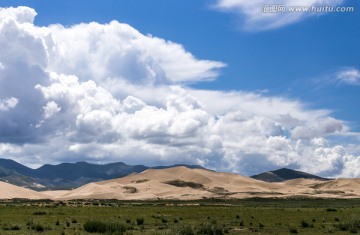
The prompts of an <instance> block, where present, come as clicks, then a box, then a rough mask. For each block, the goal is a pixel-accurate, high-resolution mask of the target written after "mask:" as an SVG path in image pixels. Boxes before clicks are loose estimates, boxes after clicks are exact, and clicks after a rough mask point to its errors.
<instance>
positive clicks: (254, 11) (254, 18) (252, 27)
mask: <svg viewBox="0 0 360 235" xmlns="http://www.w3.org/2000/svg"><path fill="white" fill-rule="evenodd" d="M343 2H344V0H253V1H247V0H217V1H216V4H215V8H216V9H218V10H221V11H225V12H231V13H234V14H236V15H238V17H239V18H240V21H241V22H242V27H243V29H245V30H249V31H262V30H270V29H276V28H280V27H284V26H286V25H290V24H294V23H297V22H299V21H302V20H304V19H306V18H309V17H312V16H315V15H319V14H326V12H324V11H323V12H316V11H315V12H311V11H306V10H305V9H304V10H299V11H296V12H294V11H292V10H290V9H288V7H290V8H293V7H300V8H301V7H305V8H306V7H312V6H314V7H315V6H320V7H321V6H328V7H331V6H334V7H335V6H339V5H340V4H341V3H343ZM278 6H281V7H282V6H285V7H287V8H285V10H283V11H282V10H280V9H279V11H278V10H277V7H278Z"/></svg>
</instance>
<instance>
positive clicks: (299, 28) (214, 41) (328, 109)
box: [0, 0, 360, 177]
mask: <svg viewBox="0 0 360 235" xmlns="http://www.w3.org/2000/svg"><path fill="white" fill-rule="evenodd" d="M282 7H284V8H282ZM294 7H297V8H296V9H297V10H298V11H297V12H294ZM329 7H332V9H334V11H333V12H329V11H327V12H326V11H325V8H329ZM349 7H350V8H351V9H350V10H347V11H348V12H344V11H345V10H346V8H349ZM309 9H310V10H309ZM270 10H271V12H269V11H270ZM359 14H360V2H359V1H355V0H277V1H275V0H254V1H243V0H198V1H190V0H189V1H188V0H185V1H184V0H182V1H180V0H172V1H168V0H147V1H144V0H107V1H99V0H87V1H84V0H78V1H69V0H63V1H51V2H49V1H39V0H26V1H25V0H18V1H16V0H12V1H10V0H1V1H0V157H2V158H9V159H13V160H15V161H18V162H20V163H22V164H25V165H27V166H30V167H39V166H41V165H42V164H46V163H48V164H57V163H61V162H78V161H88V162H92V163H100V164H103V163H109V162H117V161H122V162H125V163H127V164H145V165H149V166H153V165H170V164H177V163H186V164H199V165H201V166H204V167H207V168H210V169H214V170H218V171H224V172H235V173H239V174H243V175H252V174H257V173H260V172H264V171H268V170H275V169H278V168H282V167H287V168H292V169H297V170H303V171H306V172H309V173H313V174H318V175H321V176H325V177H360V145H359V144H360V108H359V106H360V43H359V31H360V17H359Z"/></svg>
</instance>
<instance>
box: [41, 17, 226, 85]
mask: <svg viewBox="0 0 360 235" xmlns="http://www.w3.org/2000/svg"><path fill="white" fill-rule="evenodd" d="M48 31H49V32H50V33H51V36H52V39H53V41H52V42H51V45H50V46H51V47H52V50H51V51H50V52H49V56H50V58H51V59H50V60H49V63H50V64H49V68H50V69H51V70H52V71H55V72H58V73H66V74H74V75H76V76H78V77H79V78H81V79H86V80H87V79H91V80H94V81H104V80H112V79H118V78H121V79H124V80H127V81H128V82H130V83H136V84H137V83H143V84H155V83H184V82H185V83H187V82H197V81H203V80H212V79H215V78H216V77H217V76H218V74H219V71H218V70H219V69H221V68H222V67H224V66H225V64H224V63H221V62H216V61H209V60H198V59H196V58H195V57H194V56H193V55H192V54H191V53H189V52H187V51H185V49H184V48H183V47H182V46H181V45H180V44H177V43H174V42H170V41H166V40H164V39H161V38H156V37H153V36H149V35H147V36H146V35H143V34H141V33H140V32H138V31H137V30H136V29H134V28H132V27H131V26H129V25H127V24H121V23H119V22H117V21H112V22H111V23H109V24H98V23H94V22H93V23H90V24H80V25H74V26H72V27H71V28H65V27H63V26H61V25H52V26H50V27H49V28H48ZM48 46H49V45H48Z"/></svg>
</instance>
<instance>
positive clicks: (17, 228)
mask: <svg viewBox="0 0 360 235" xmlns="http://www.w3.org/2000/svg"><path fill="white" fill-rule="evenodd" d="M10 230H13V231H18V230H20V226H19V225H17V224H16V225H13V226H11V228H10Z"/></svg>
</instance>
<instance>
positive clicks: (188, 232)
mask: <svg viewBox="0 0 360 235" xmlns="http://www.w3.org/2000/svg"><path fill="white" fill-rule="evenodd" d="M175 234H177V235H195V233H194V230H193V229H192V227H191V226H190V225H184V226H181V227H180V228H178V229H177V230H176V231H175Z"/></svg>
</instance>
